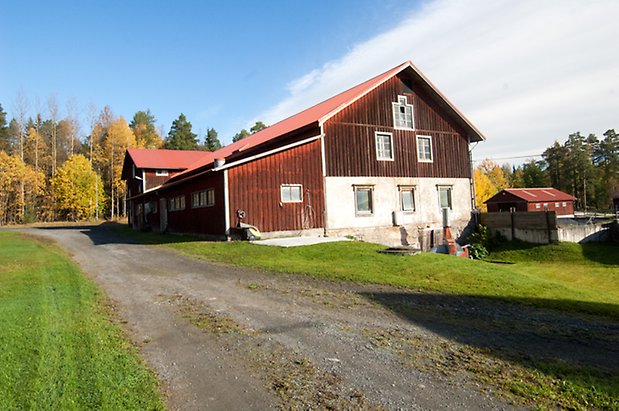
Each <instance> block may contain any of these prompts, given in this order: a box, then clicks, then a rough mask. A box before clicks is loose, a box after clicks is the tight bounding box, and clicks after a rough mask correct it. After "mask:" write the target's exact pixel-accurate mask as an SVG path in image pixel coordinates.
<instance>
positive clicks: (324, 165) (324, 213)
mask: <svg viewBox="0 0 619 411" xmlns="http://www.w3.org/2000/svg"><path fill="white" fill-rule="evenodd" d="M320 157H321V158H320V160H321V161H320V163H321V167H322V197H323V199H324V207H323V211H322V216H323V225H324V229H323V235H324V236H325V237H327V236H328V235H327V231H328V229H329V227H328V221H329V219H328V211H327V210H328V209H327V204H328V203H327V160H326V156H325V133H324V130H323V128H322V123H320Z"/></svg>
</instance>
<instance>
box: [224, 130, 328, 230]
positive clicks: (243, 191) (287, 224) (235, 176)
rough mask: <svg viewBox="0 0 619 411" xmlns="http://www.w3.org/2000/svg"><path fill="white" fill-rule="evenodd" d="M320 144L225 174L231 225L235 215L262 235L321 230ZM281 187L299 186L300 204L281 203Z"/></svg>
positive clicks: (269, 157) (322, 206)
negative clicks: (243, 215) (239, 214)
mask: <svg viewBox="0 0 619 411" xmlns="http://www.w3.org/2000/svg"><path fill="white" fill-rule="evenodd" d="M321 167H322V165H321V154H320V140H314V141H312V142H309V143H307V144H304V145H301V146H297V147H294V148H291V149H289V150H286V151H282V152H279V153H275V154H272V155H270V156H267V157H263V158H259V159H256V160H254V161H251V162H248V163H244V164H241V165H239V166H236V167H232V168H230V169H229V170H228V186H229V190H230V191H229V192H230V224H231V225H232V226H235V225H236V223H237V218H236V211H237V210H244V211H245V213H246V218H245V219H244V222H245V223H247V224H251V225H255V226H256V227H258V229H259V230H260V231H262V232H271V231H300V230H305V229H312V228H320V227H324V195H323V179H322V168H321ZM282 184H301V185H302V191H303V202H300V203H283V202H282V201H281V197H280V187H281V185H282Z"/></svg>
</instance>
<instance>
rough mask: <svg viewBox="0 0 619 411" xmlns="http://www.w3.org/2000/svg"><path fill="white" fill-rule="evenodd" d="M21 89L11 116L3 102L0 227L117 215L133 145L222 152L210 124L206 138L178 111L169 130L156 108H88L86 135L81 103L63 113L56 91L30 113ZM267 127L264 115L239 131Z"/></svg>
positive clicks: (0, 120)
mask: <svg viewBox="0 0 619 411" xmlns="http://www.w3.org/2000/svg"><path fill="white" fill-rule="evenodd" d="M28 108H29V106H28V102H27V100H26V99H25V98H24V96H23V95H22V94H21V93H19V94H18V96H17V99H16V101H15V105H14V110H13V118H11V120H10V121H9V120H8V119H7V113H6V112H5V111H4V109H3V107H2V105H1V104H0V225H6V224H16V223H30V222H50V221H67V220H68V221H78V220H89V219H93V218H95V219H98V218H111V219H114V218H116V217H118V216H121V215H125V214H126V209H125V201H124V200H125V195H126V187H125V184H124V183H123V182H122V181H121V173H122V166H123V161H124V155H125V151H126V149H127V148H150V149H157V148H165V149H170V150H204V151H216V150H218V149H220V148H221V147H222V143H221V142H220V140H219V138H218V133H217V131H216V130H215V129H214V128H208V129H207V131H206V133H205V135H204V138H203V141H202V142H200V141H199V139H198V135H197V134H195V133H194V132H193V131H192V125H191V122H189V121H188V120H187V118H186V116H185V115H184V114H182V113H181V114H180V115H179V116H178V118H177V119H175V120H174V121H173V122H172V126H171V128H170V131H169V132H168V134H167V136H165V137H164V136H163V135H162V134H163V133H162V131H160V130H158V129H157V127H156V119H155V116H154V115H153V114H152V113H151V112H150V110H145V111H138V112H136V113H135V115H134V116H133V118H132V119H131V121H130V122H129V123H128V122H127V121H126V120H125V118H124V117H123V116H117V115H115V114H114V113H113V111H112V109H111V108H110V107H109V106H106V107H104V108H103V109H102V110H101V111H100V112H98V113H97V112H96V110H92V109H91V110H90V111H91V112H90V113H89V124H88V133H87V135H85V136H84V137H82V136H81V133H80V130H81V125H80V123H79V121H78V115H77V107H76V105H75V104H74V103H71V102H70V103H69V104H67V110H66V113H67V114H66V116H64V117H62V118H60V114H59V113H60V110H59V106H58V103H57V101H56V99H55V97H53V96H52V97H50V98H49V99H48V101H47V107H46V110H45V112H46V116H44V115H43V111H44V110H42V109H41V108H40V107H37V109H36V110H35V113H34V114H33V115H30V114H29V110H28ZM266 127H267V126H266V125H265V124H264V123H262V122H260V121H258V122H256V124H255V125H254V126H253V127H252V128H251V129H250V131H249V132H248V131H246V130H245V129H243V130H241V131H239V133H237V134H236V135H235V136H234V137H233V138H232V140H233V141H238V140H241V139H243V138H245V137H247V136H249V135H251V134H253V133H256V132H258V131H260V130H262V129H264V128H266Z"/></svg>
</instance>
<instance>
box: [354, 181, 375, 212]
mask: <svg viewBox="0 0 619 411" xmlns="http://www.w3.org/2000/svg"><path fill="white" fill-rule="evenodd" d="M372 192H373V188H372V187H370V186H355V213H356V215H372V214H373V213H374V205H373V204H372V203H373V201H372Z"/></svg>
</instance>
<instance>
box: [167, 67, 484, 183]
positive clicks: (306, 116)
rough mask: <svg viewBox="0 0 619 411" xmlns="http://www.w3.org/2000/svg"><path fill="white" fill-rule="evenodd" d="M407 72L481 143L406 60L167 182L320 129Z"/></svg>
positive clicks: (479, 135) (468, 124) (477, 134)
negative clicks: (311, 127)
mask: <svg viewBox="0 0 619 411" xmlns="http://www.w3.org/2000/svg"><path fill="white" fill-rule="evenodd" d="M407 69H410V70H411V73H412V74H413V76H414V77H415V78H416V79H417V81H418V82H419V84H421V85H422V86H424V85H425V86H426V87H424V90H425V91H426V92H428V93H429V94H430V96H431V97H433V98H434V99H435V100H437V102H438V104H439V105H440V106H441V107H442V108H444V109H445V110H446V111H447V112H448V113H450V115H451V117H452V118H453V119H454V121H456V123H457V124H458V125H459V126H460V127H462V129H463V130H465V131H466V133H467V138H468V139H469V142H477V141H483V140H485V137H484V135H483V134H482V133H481V132H480V131H479V130H478V129H477V128H476V127H475V126H474V125H473V124H472V123H471V122H470V121H469V120H468V119H467V118H466V117H465V116H464V114H462V113H461V112H460V111H459V110H458V109H457V108H456V107H455V106H454V105H453V104H452V103H451V102H450V101H449V100H448V99H447V97H445V96H444V95H443V94H442V93H441V92H440V91H439V90H438V89H437V88H436V87H435V86H434V84H432V83H431V82H430V80H428V78H427V77H425V76H424V75H423V74H422V73H421V71H420V70H419V69H418V68H417V67H416V66H415V65H414V64H413V63H412V62H411V61H406V62H404V63H402V64H400V65H399V66H397V67H394V68H392V69H390V70H388V71H386V72H384V73H382V74H379V75H378V76H375V77H373V78H371V79H369V80H367V81H365V82H363V83H361V84H358V85H357V86H355V87H352V88H350V89H348V90H346V91H343V92H341V93H339V94H337V95H335V96H333V97H331V98H329V99H327V100H324V101H322V102H321V103H318V104H316V105H314V106H312V107H310V108H308V109H305V110H303V111H301V112H299V113H297V114H295V115H293V116H290V117H288V118H286V119H284V120H281V121H279V122H277V123H275V124H273V125H272V126H270V127H267V128H266V129H264V130H261V131H259V132H258V133H255V134H252V135H250V136H248V137H246V138H244V139H243V140H240V141H237V142H235V143H232V144H229V145H227V146H225V147H223V148H221V149H219V150H217V151H215V152H214V153H212V157H210V158H209V157H205V158H202V159H198V160H197V161H195V162H194V163H193V164H191V165H189V166H188V167H187V169H186V170H185V171H183V172H181V173H179V174H177V175H176V176H174V177H173V178H172V179H171V180H178V179H181V178H185V177H186V176H188V175H190V174H192V173H195V172H197V171H198V170H200V169H205V168H207V167H209V166H211V164H212V163H213V162H214V161H215V159H218V158H221V159H226V158H228V157H230V156H231V155H233V154H234V153H237V152H242V151H245V150H249V149H252V148H254V147H257V146H260V145H262V144H264V143H267V142H269V141H272V140H274V139H276V138H278V137H281V136H284V135H286V134H289V133H292V132H294V131H295V130H299V129H301V128H303V127H306V126H309V125H311V124H312V123H316V124H317V125H319V126H322V124H323V123H324V122H325V121H327V120H328V119H330V118H331V117H333V116H334V115H336V114H337V113H339V112H340V111H341V110H343V109H344V108H346V107H348V106H349V105H351V104H353V103H354V102H355V101H357V100H358V99H360V98H362V97H363V96H365V95H366V94H368V93H370V92H371V91H372V90H374V89H375V88H377V87H378V86H380V85H381V84H383V83H384V82H385V81H387V80H388V79H390V78H392V77H393V76H395V75H397V74H399V73H400V72H402V71H404V70H407Z"/></svg>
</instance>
